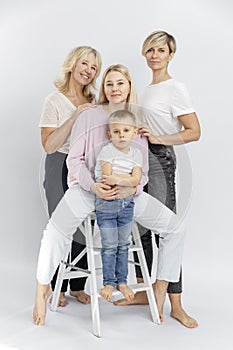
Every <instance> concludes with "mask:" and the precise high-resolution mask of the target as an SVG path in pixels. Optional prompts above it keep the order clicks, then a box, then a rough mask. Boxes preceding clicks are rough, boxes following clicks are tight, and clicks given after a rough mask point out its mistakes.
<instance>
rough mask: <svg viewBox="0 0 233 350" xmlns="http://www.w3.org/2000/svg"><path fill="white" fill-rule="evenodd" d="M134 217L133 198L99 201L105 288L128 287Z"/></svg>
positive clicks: (97, 214) (97, 205) (98, 214)
mask: <svg viewBox="0 0 233 350" xmlns="http://www.w3.org/2000/svg"><path fill="white" fill-rule="evenodd" d="M133 213H134V201H133V197H132V196H129V197H127V198H124V199H116V200H111V201H107V200H104V199H102V198H99V197H97V198H96V217H97V223H98V226H99V229H100V234H101V242H102V251H101V256H102V265H103V285H104V286H106V285H111V286H113V287H115V286H116V285H119V284H125V283H127V276H128V249H129V245H130V240H129V238H130V234H131V229H132V220H133Z"/></svg>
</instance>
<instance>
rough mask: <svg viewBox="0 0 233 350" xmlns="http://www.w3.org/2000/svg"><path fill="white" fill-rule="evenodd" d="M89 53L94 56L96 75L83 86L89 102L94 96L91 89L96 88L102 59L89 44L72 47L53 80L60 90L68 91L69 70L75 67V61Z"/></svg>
mask: <svg viewBox="0 0 233 350" xmlns="http://www.w3.org/2000/svg"><path fill="white" fill-rule="evenodd" d="M90 53H93V54H94V56H95V58H96V75H95V77H94V79H93V80H92V81H91V82H90V83H89V84H87V85H85V86H84V87H83V95H84V96H85V97H86V99H87V100H88V101H89V102H92V101H93V99H94V98H95V94H94V93H93V90H95V89H96V79H97V78H98V76H99V74H100V71H101V66H102V60H101V56H100V54H99V52H98V51H97V50H95V49H93V48H92V47H90V46H78V47H76V48H74V49H73V50H72V51H71V52H70V53H69V54H68V56H67V57H66V60H65V62H64V63H63V65H62V68H61V74H60V77H59V78H58V79H57V80H55V82H54V84H55V86H56V88H57V89H58V90H59V91H60V92H62V93H66V92H67V91H68V89H69V82H70V75H71V71H72V69H73V68H74V67H75V65H76V62H77V61H79V60H81V59H85V58H86V57H87V56H88V55H89V54H90Z"/></svg>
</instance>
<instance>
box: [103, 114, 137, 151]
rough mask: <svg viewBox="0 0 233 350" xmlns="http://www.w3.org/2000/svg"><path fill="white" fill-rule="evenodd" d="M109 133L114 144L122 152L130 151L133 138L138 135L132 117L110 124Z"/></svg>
mask: <svg viewBox="0 0 233 350" xmlns="http://www.w3.org/2000/svg"><path fill="white" fill-rule="evenodd" d="M108 135H109V138H110V140H111V141H112V143H113V145H114V146H115V147H116V148H117V149H119V150H120V151H122V152H128V150H129V147H130V144H131V141H132V139H133V138H134V137H135V136H136V135H137V128H136V127H135V126H134V125H132V121H131V119H130V118H126V119H125V120H124V122H122V120H119V121H117V120H116V121H115V122H113V123H111V124H109V131H108Z"/></svg>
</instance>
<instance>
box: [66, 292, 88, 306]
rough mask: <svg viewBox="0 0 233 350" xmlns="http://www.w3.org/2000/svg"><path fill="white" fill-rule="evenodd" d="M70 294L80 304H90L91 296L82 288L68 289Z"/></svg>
mask: <svg viewBox="0 0 233 350" xmlns="http://www.w3.org/2000/svg"><path fill="white" fill-rule="evenodd" d="M70 295H71V296H72V297H74V298H76V299H77V301H79V302H80V303H82V304H90V303H91V297H90V295H88V294H86V293H85V292H84V290H76V291H72V290H71V291H70Z"/></svg>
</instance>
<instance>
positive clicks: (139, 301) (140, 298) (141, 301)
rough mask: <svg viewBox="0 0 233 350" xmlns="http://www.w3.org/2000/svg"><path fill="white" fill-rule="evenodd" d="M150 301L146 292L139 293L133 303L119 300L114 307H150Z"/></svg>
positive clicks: (135, 295)
mask: <svg viewBox="0 0 233 350" xmlns="http://www.w3.org/2000/svg"><path fill="white" fill-rule="evenodd" d="M148 304H149V303H148V299H147V295H146V292H137V293H136V294H134V298H133V300H132V301H131V302H128V301H127V300H126V299H119V300H116V301H114V305H117V306H128V305H148Z"/></svg>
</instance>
